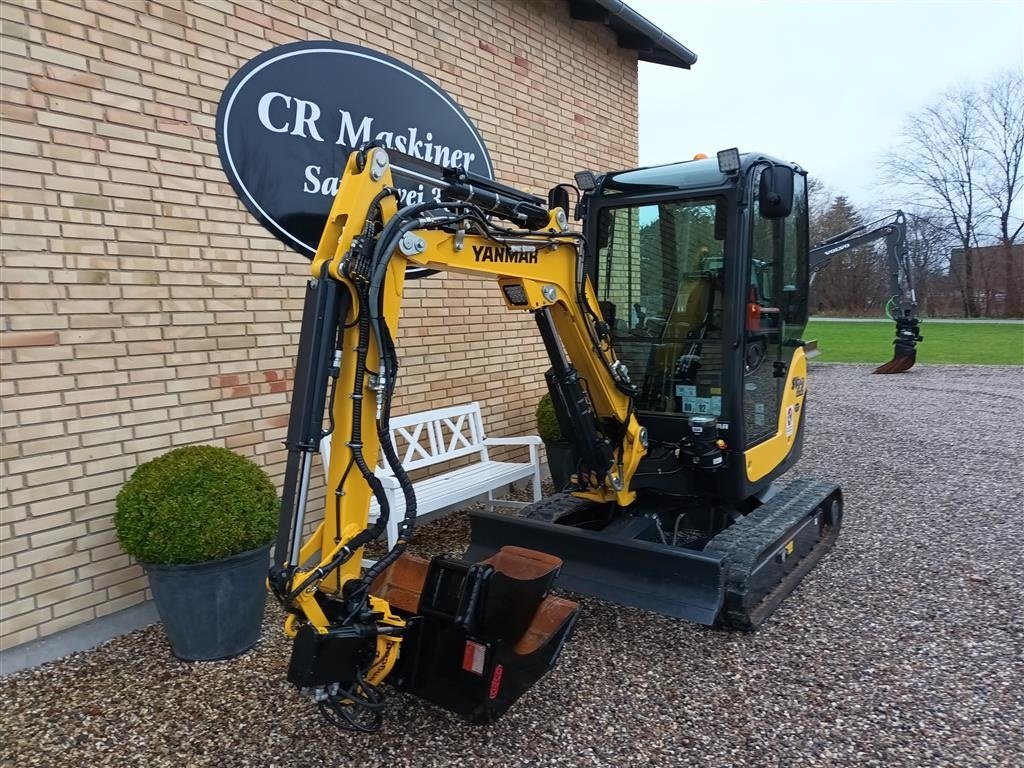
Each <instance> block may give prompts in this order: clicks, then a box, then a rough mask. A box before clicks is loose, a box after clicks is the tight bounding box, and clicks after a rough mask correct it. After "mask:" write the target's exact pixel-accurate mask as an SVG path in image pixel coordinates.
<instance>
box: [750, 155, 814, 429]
mask: <svg viewBox="0 0 1024 768" xmlns="http://www.w3.org/2000/svg"><path fill="white" fill-rule="evenodd" d="M760 174H761V172H760V169H758V171H757V172H755V175H754V178H753V183H752V184H751V187H752V189H753V200H752V205H751V207H750V210H751V211H752V224H751V232H750V258H749V262H748V264H747V274H748V279H747V295H746V297H745V302H744V319H743V322H744V357H743V421H744V427H745V431H744V434H745V435H746V441H747V446H751V445H754V444H755V443H759V442H761V441H762V440H764V439H766V438H768V437H771V436H773V435H775V433H776V432H777V431H778V423H779V410H780V408H781V395H782V387H781V384H780V381H781V379H780V378H779V377H778V376H777V375H776V372H777V370H778V369H777V367H776V363H779V362H780V361H781V360H782V357H783V351H782V340H783V327H784V318H783V314H782V304H783V301H782V298H783V296H784V295H785V285H786V264H785V252H786V239H787V238H786V235H787V231H786V223H787V221H788V220H789V219H791V218H794V217H793V215H792V214H790V216H788V217H787V218H785V219H765V218H763V217H761V216H760V215H758V213H757V211H758V191H759V187H760V184H759V181H760ZM801 178H802V177H801Z"/></svg>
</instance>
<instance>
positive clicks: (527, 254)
mask: <svg viewBox="0 0 1024 768" xmlns="http://www.w3.org/2000/svg"><path fill="white" fill-rule="evenodd" d="M473 256H474V258H475V259H476V260H477V261H494V262H501V263H504V264H536V263H537V249H536V248H534V247H533V246H532V245H511V246H508V247H502V246H500V245H499V246H497V247H495V246H492V245H474V246H473Z"/></svg>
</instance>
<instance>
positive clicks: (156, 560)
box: [114, 445, 277, 661]
mask: <svg viewBox="0 0 1024 768" xmlns="http://www.w3.org/2000/svg"><path fill="white" fill-rule="evenodd" d="M114 523H115V526H116V528H117V536H118V539H119V540H120V542H121V546H122V547H123V548H124V550H125V551H126V552H127V553H128V554H129V555H131V556H132V557H134V558H135V559H136V560H138V561H139V562H140V563H141V564H142V566H143V568H144V569H145V571H146V574H147V575H148V576H149V585H150V588H151V589H152V590H153V599H154V601H155V602H156V607H157V612H158V613H159V614H160V619H161V620H162V621H163V624H164V628H165V630H166V631H167V637H168V639H169V640H170V643H171V650H172V651H173V652H174V655H175V656H177V657H178V658H179V659H183V660H185V661H201V660H203V661H208V660H213V659H225V658H228V657H231V656H237V655H238V654H240V653H242V652H243V651H246V650H248V649H249V648H251V647H252V646H253V645H255V644H256V641H257V640H258V639H259V635H260V626H261V623H262V620H263V607H264V601H265V595H266V592H265V587H264V583H265V579H266V575H267V566H268V562H269V559H270V541H271V539H272V538H273V537H274V533H275V531H276V528H277V493H276V492H275V489H274V484H273V482H271V480H270V478H269V477H268V476H267V473H266V472H264V471H263V470H262V469H261V468H260V467H259V466H257V465H256V464H254V463H253V462H252V461H250V460H249V459H247V458H245V457H244V456H239V455H238V454H236V453H233V452H232V451H229V450H227V449H226V448H217V447H214V446H210V445H191V446H187V447H185V448H177V449H175V450H173V451H170V452H169V453H166V454H164V455H163V456H160V457H158V458H156V459H153V460H151V461H147V462H145V463H144V464H141V465H140V466H139V467H138V468H137V469H136V470H135V473H134V474H133V475H132V476H131V479H129V480H128V482H127V483H125V485H124V487H122V488H121V491H120V492H119V493H118V495H117V514H116V515H115V517H114Z"/></svg>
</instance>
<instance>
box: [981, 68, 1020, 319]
mask: <svg viewBox="0 0 1024 768" xmlns="http://www.w3.org/2000/svg"><path fill="white" fill-rule="evenodd" d="M983 96H984V98H983V99H982V100H981V102H980V105H979V108H980V117H981V139H982V141H981V144H980V151H981V152H982V154H983V155H984V157H985V160H986V162H985V169H984V175H983V178H982V184H981V190H982V193H983V194H984V195H985V197H986V198H987V199H988V200H989V202H990V203H991V206H992V213H993V215H994V217H995V219H996V230H997V231H996V238H997V239H998V241H999V245H1000V246H1002V254H1003V258H1002V263H1001V265H1000V266H1001V267H1002V268H1001V269H1000V270H999V273H1000V275H999V276H1000V277H1001V278H1002V280H999V281H998V282H1002V283H1003V285H1004V286H1005V292H1006V298H1005V304H1004V313H1005V314H1006V315H1011V316H1018V315H1020V314H1022V310H1024V303H1022V293H1024V291H1022V285H1021V283H1022V278H1024V276H1022V275H1021V274H1020V271H1021V270H1020V265H1018V264H1017V263H1016V260H1015V259H1014V248H1013V246H1014V244H1015V243H1016V241H1017V239H1018V237H1020V235H1021V231H1022V230H1024V216H1022V213H1021V205H1020V204H1019V199H1020V195H1021V190H1022V189H1024V168H1022V167H1021V160H1022V157H1024V76H1022V75H1021V74H1020V73H1019V72H1013V71H1010V72H1005V73H1003V74H1001V75H998V76H997V77H995V78H994V79H993V80H992V81H991V82H990V83H989V85H988V87H987V88H985V90H984V93H983Z"/></svg>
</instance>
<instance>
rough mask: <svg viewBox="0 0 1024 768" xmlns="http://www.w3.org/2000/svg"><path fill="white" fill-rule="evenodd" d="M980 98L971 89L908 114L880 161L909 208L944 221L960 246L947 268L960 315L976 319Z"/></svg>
mask: <svg viewBox="0 0 1024 768" xmlns="http://www.w3.org/2000/svg"><path fill="white" fill-rule="evenodd" d="M979 102H980V99H979V97H978V95H977V94H976V93H974V92H973V91H970V90H957V91H949V92H947V93H946V94H944V95H943V96H942V97H941V98H940V99H939V100H938V101H937V102H935V103H934V104H932V105H931V106H928V107H926V108H925V109H923V110H922V111H920V112H918V113H916V114H914V115H911V116H910V118H908V120H907V123H906V125H905V127H904V129H903V132H902V141H901V143H900V145H899V146H898V147H897V148H896V149H895V150H894V151H893V152H891V153H890V154H889V155H888V156H887V157H886V158H885V160H884V161H883V168H884V172H885V175H886V178H887V180H888V181H889V182H890V183H891V184H893V185H894V186H895V187H897V188H899V189H900V190H901V191H902V192H903V193H904V198H905V199H907V200H908V201H909V202H910V203H912V204H913V207H916V208H920V209H923V210H925V211H928V212H930V213H932V214H934V215H936V216H941V218H942V219H944V220H945V222H946V223H947V225H948V226H949V228H950V230H951V231H952V232H953V233H954V235H955V240H956V243H957V245H958V246H959V248H958V251H959V254H958V255H959V259H958V260H957V263H955V264H952V265H951V266H952V269H951V272H955V273H956V276H957V278H958V280H959V283H960V286H961V292H962V295H963V308H964V314H965V315H967V316H968V317H977V316H978V314H979V307H978V296H977V287H978V286H977V282H978V281H977V275H976V269H975V264H974V250H975V248H976V247H977V245H978V235H979V225H980V223H981V222H982V221H983V219H984V218H985V215H986V212H987V210H988V208H989V207H990V203H989V201H988V200H987V198H985V197H984V195H983V194H981V192H980V191H979V190H980V186H979V184H980V181H981V175H982V167H983V164H984V162H985V159H986V158H985V156H984V154H983V153H982V152H981V150H980V149H979V145H980V144H981V141H982V128H981V125H982V122H983V118H982V115H981V107H980V104H979Z"/></svg>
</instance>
